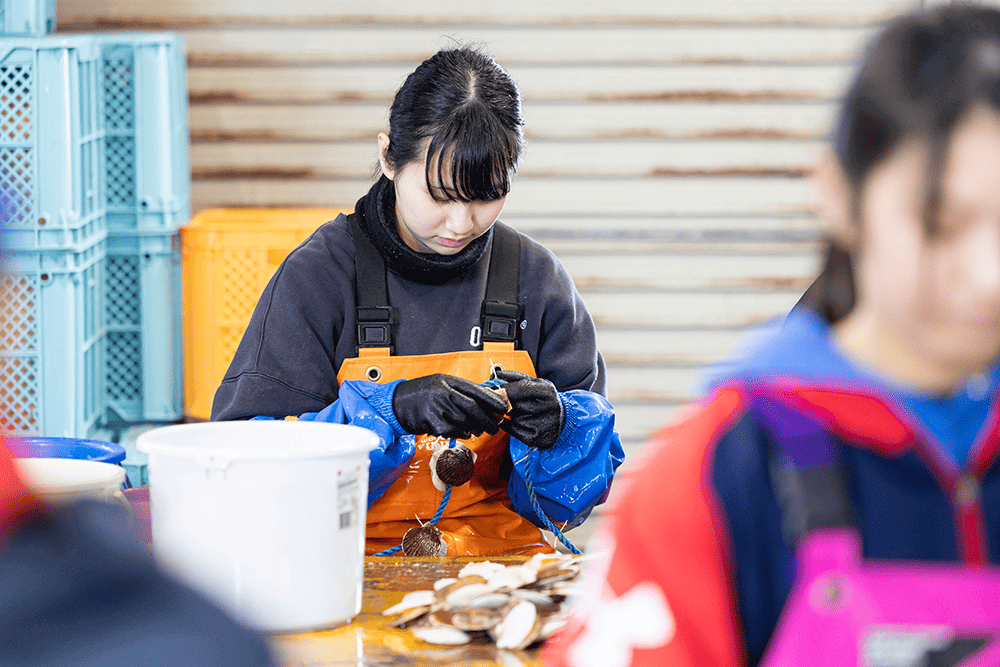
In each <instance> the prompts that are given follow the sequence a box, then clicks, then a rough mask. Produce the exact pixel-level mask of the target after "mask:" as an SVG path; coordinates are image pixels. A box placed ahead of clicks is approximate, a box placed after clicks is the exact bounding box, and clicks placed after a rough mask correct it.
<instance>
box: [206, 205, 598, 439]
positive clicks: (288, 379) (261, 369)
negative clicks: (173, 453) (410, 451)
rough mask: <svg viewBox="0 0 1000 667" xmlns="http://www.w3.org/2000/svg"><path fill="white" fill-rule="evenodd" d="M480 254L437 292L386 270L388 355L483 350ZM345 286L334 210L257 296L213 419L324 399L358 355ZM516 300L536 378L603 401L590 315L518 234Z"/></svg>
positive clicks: (350, 283) (349, 268) (320, 403)
mask: <svg viewBox="0 0 1000 667" xmlns="http://www.w3.org/2000/svg"><path fill="white" fill-rule="evenodd" d="M496 224H497V225H501V224H503V223H500V222H497V223H496ZM490 243H491V244H492V240H491V241H490ZM490 250H491V248H487V250H486V252H485V253H484V254H483V256H482V258H481V259H480V260H479V261H478V262H477V263H476V264H475V265H474V266H473V267H472V268H471V269H470V270H468V271H467V272H465V273H464V274H462V275H459V276H457V277H455V278H453V279H451V280H449V281H448V282H445V283H444V284H440V285H428V284H423V283H420V282H416V281H414V280H411V279H408V278H406V277H404V276H401V275H399V274H397V273H395V272H394V271H392V270H389V271H387V274H388V275H387V284H388V291H389V303H390V305H391V306H392V308H393V311H394V312H393V315H394V322H395V323H394V325H393V340H394V343H395V350H394V352H393V353H394V354H395V355H422V354H437V353H444V352H458V351H464V350H475V349H482V344H481V341H480V340H479V336H478V333H477V332H478V331H479V327H480V325H481V321H480V311H481V307H482V301H483V297H484V295H485V293H486V276H487V272H488V268H489V262H490ZM354 284H355V283H354V241H353V236H352V228H351V225H350V224H349V222H348V219H347V216H345V215H343V214H341V215H340V216H338V217H337V218H336V219H335V220H333V221H331V222H328V223H326V224H325V225H323V226H321V227H320V228H319V229H317V230H316V231H315V232H313V234H312V235H311V236H310V237H309V238H308V239H306V240H305V241H304V242H303V243H302V245H300V246H299V247H298V248H296V249H295V250H293V251H292V252H291V254H289V255H288V257H287V258H285V261H284V262H282V264H281V266H280V267H279V268H278V271H277V272H276V273H275V274H274V276H273V277H272V278H271V281H270V282H269V283H268V285H267V287H266V288H265V289H264V294H263V295H262V296H261V298H260V301H259V302H258V303H257V308H256V309H255V310H254V314H253V317H252V318H251V320H250V324H249V325H248V326H247V330H246V333H245V334H244V335H243V340H242V341H241V342H240V346H239V348H238V349H237V350H236V355H235V357H234V358H233V362H232V364H230V366H229V370H228V371H227V372H226V376H225V378H224V379H223V381H222V385H221V386H220V387H219V389H218V391H216V394H215V401H214V403H213V405H212V419H214V420H227V419H245V418H249V417H254V416H268V417H277V418H281V417H285V416H288V415H300V414H302V413H304V412H316V411H319V410H321V409H323V408H324V407H326V406H327V405H329V404H330V403H332V402H333V401H335V400H336V399H337V371H338V370H339V368H340V365H341V363H342V362H343V361H344V359H347V358H351V357H355V356H357V348H356V346H357V342H356V328H357V327H356V322H355V294H354ZM520 294H521V303H522V304H523V305H524V320H523V322H522V323H521V325H522V329H521V348H522V349H524V350H526V351H527V352H528V354H529V355H530V357H531V360H532V361H533V362H534V364H535V370H536V372H537V374H538V376H539V377H542V378H546V379H548V380H550V381H551V382H552V383H553V384H555V386H556V387H557V388H558V389H559V390H560V391H569V390H571V389H586V390H589V391H593V392H597V393H600V394H602V395H603V394H605V393H606V381H605V369H604V360H603V358H602V357H601V355H600V353H599V352H598V351H597V339H596V334H595V331H594V323H593V320H592V319H591V317H590V313H588V312H587V309H586V306H584V304H583V300H582V299H581V298H580V295H579V293H578V292H577V291H576V287H575V286H574V285H573V281H572V279H571V278H570V277H569V274H568V273H567V272H566V269H565V268H564V267H563V266H562V264H561V263H560V262H559V260H558V259H556V257H555V256H554V255H553V254H552V253H551V252H550V251H549V250H548V249H546V248H545V247H544V246H542V245H540V244H539V243H537V242H535V241H533V240H531V239H530V238H528V237H526V236H524V235H523V234H522V235H521V276H520Z"/></svg>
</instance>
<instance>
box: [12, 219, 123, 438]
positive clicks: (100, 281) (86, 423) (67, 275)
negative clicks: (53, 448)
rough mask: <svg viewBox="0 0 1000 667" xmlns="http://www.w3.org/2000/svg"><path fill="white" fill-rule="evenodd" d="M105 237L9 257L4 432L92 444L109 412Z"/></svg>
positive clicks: (16, 252)
mask: <svg viewBox="0 0 1000 667" xmlns="http://www.w3.org/2000/svg"><path fill="white" fill-rule="evenodd" d="M106 244H107V239H106V237H105V236H104V235H102V236H100V237H98V238H96V239H93V240H92V242H91V243H90V245H88V246H86V247H84V248H82V249H79V250H36V251H30V250H6V251H5V257H4V262H5V268H6V271H5V272H4V275H3V278H2V283H3V293H4V299H3V301H2V303H0V309H2V316H0V378H2V383H0V429H2V430H5V431H9V432H12V433H14V434H17V435H29V434H31V435H44V436H62V437H71V438H86V437H89V436H90V435H91V434H92V433H93V432H95V430H96V429H97V427H98V424H99V418H100V417H101V412H102V410H103V407H104V394H105V389H104V352H105V349H104V337H105V331H104V317H103V311H102V305H103V291H104V268H105V265H104V259H105V253H106V252H107V246H106Z"/></svg>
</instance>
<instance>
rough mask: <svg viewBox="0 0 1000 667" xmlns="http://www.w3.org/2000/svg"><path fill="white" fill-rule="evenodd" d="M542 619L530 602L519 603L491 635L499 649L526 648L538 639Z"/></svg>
mask: <svg viewBox="0 0 1000 667" xmlns="http://www.w3.org/2000/svg"><path fill="white" fill-rule="evenodd" d="M541 628H542V619H541V618H540V617H539V615H538V610H537V609H536V608H535V605H533V604H532V603H530V602H527V601H524V602H518V603H517V604H516V605H514V606H513V607H511V608H510V610H509V611H508V612H507V613H506V615H505V616H504V619H503V621H501V622H500V624H499V625H498V626H497V627H496V628H494V630H493V632H492V633H491V634H492V635H493V637H494V638H495V639H496V644H497V648H526V647H527V646H530V645H531V644H533V643H534V642H535V640H536V639H538V632H539V631H540V630H541Z"/></svg>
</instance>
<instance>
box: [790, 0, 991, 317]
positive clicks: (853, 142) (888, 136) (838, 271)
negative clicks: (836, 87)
mask: <svg viewBox="0 0 1000 667" xmlns="http://www.w3.org/2000/svg"><path fill="white" fill-rule="evenodd" d="M978 105H984V106H986V107H988V108H991V109H993V110H996V111H1000V11H998V10H996V9H993V8H991V7H985V6H980V5H973V4H952V5H944V6H941V7H938V8H936V9H933V10H929V11H923V12H916V13H913V14H908V15H905V16H902V17H900V18H897V19H895V20H893V21H892V22H891V23H890V24H889V25H888V26H887V27H886V28H885V29H884V30H883V31H882V32H881V33H880V34H879V35H878V36H877V37H875V39H874V40H873V41H872V42H871V43H870V44H869V45H868V47H867V49H866V51H865V54H864V57H863V58H862V60H861V65H860V67H859V69H858V71H857V74H856V75H855V78H854V81H853V83H852V84H851V86H850V88H848V91H847V94H846V95H845V97H844V100H843V105H842V107H841V113H840V118H839V122H838V124H837V126H836V128H835V130H834V134H833V149H834V153H835V155H836V157H837V160H838V162H839V164H840V168H841V169H842V170H843V173H844V176H845V178H846V180H847V184H848V186H849V187H850V191H851V195H852V198H853V203H852V211H851V213H852V218H853V223H854V224H856V225H861V224H862V222H863V221H862V220H861V219H860V218H861V216H860V211H861V202H860V199H861V192H862V189H863V186H864V184H865V181H866V179H867V178H868V176H869V174H870V173H871V172H872V170H873V169H874V168H875V167H876V166H877V165H878V164H880V163H881V162H882V161H883V160H885V159H886V158H887V157H888V156H889V155H890V154H891V153H892V152H893V150H895V149H896V148H898V147H899V146H900V144H901V143H902V142H903V141H904V140H908V139H918V140H921V141H922V142H923V143H924V144H925V145H926V146H927V155H928V163H927V179H926V186H925V193H926V194H925V200H924V207H923V221H924V230H925V232H926V234H927V235H928V236H933V235H934V234H935V233H937V227H938V204H939V199H940V177H941V172H942V168H943V162H944V159H945V156H946V152H947V148H948V142H949V139H950V137H951V134H952V132H953V130H954V129H955V126H956V125H957V124H958V123H959V121H961V120H962V119H963V118H964V117H965V116H966V114H967V113H968V112H969V111H971V110H972V109H973V107H976V106H978ZM866 222H868V223H874V222H875V221H866ZM855 298H856V294H855V286H854V275H853V258H852V256H851V254H850V252H849V251H848V250H846V249H845V248H842V247H840V246H838V245H837V244H836V243H834V242H832V241H830V242H829V243H828V247H827V251H826V257H825V261H824V265H823V271H822V272H821V273H820V276H819V277H818V278H817V279H816V282H814V283H813V285H812V286H811V287H810V288H809V289H808V290H807V291H806V293H805V295H804V296H803V297H802V299H801V301H800V303H803V304H804V305H807V306H809V307H811V308H813V309H814V310H816V311H817V312H819V313H820V314H821V315H823V316H824V317H825V318H826V319H827V320H829V321H830V322H836V321H837V320H839V319H841V318H843V317H845V316H846V315H847V314H848V313H849V312H850V311H851V310H852V309H853V308H854V302H855Z"/></svg>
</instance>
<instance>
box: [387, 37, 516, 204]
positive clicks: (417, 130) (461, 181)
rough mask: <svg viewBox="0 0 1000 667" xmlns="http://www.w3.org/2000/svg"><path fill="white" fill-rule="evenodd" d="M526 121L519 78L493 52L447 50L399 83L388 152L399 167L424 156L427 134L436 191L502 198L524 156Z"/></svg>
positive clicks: (430, 179)
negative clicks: (499, 62)
mask: <svg viewBox="0 0 1000 667" xmlns="http://www.w3.org/2000/svg"><path fill="white" fill-rule="evenodd" d="M523 124H524V122H523V120H522V119H521V94H520V91H519V90H518V87H517V84H516V83H515V82H514V79H512V78H511V76H510V75H509V74H508V73H507V72H506V71H505V70H504V69H503V68H502V67H501V66H500V65H499V64H498V63H497V62H496V61H495V60H494V59H493V58H492V57H490V56H488V55H486V54H484V53H481V52H479V51H476V50H473V49H468V48H458V49H445V50H441V51H438V52H437V53H436V54H434V55H433V56H431V57H430V58H428V59H427V60H425V61H424V62H423V63H421V64H420V66H419V67H417V69H416V70H414V72H413V73H412V74H410V75H409V76H408V77H406V81H404V82H403V85H402V86H401V87H400V88H399V90H398V91H396V97H395V99H394V100H393V102H392V107H391V108H390V110H389V147H388V149H387V150H386V154H385V159H386V162H388V164H389V166H391V167H392V168H393V169H396V170H398V169H401V168H403V167H405V166H406V165H408V164H410V163H411V162H414V161H415V160H418V159H420V157H421V156H422V155H423V150H424V144H425V142H427V141H428V140H429V142H430V143H429V145H428V148H427V157H426V161H425V175H426V179H427V190H428V192H430V193H431V196H432V197H434V199H436V200H438V201H447V200H451V201H463V202H470V201H490V200H496V199H501V198H503V197H505V196H507V193H508V192H509V191H510V179H511V177H512V176H513V174H514V172H515V171H516V170H517V165H518V163H519V162H520V160H521V153H522V151H523V148H524V134H523V130H522V125H523Z"/></svg>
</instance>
